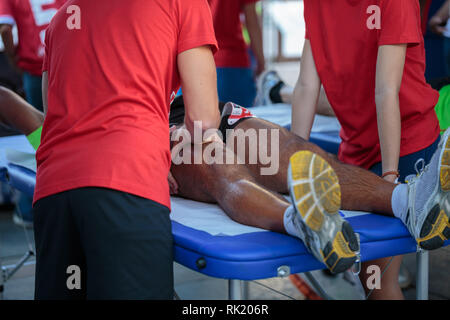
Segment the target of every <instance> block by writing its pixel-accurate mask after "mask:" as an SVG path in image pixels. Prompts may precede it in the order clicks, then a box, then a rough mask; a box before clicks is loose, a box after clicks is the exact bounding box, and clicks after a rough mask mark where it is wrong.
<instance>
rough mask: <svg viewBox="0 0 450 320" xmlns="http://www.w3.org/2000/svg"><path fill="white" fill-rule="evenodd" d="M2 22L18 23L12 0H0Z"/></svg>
mask: <svg viewBox="0 0 450 320" xmlns="http://www.w3.org/2000/svg"><path fill="white" fill-rule="evenodd" d="M0 24H10V25H15V24H16V22H15V20H14V12H13V10H12V6H11V1H9V0H0Z"/></svg>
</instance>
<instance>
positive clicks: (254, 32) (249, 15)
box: [244, 4, 265, 71]
mask: <svg viewBox="0 0 450 320" xmlns="http://www.w3.org/2000/svg"><path fill="white" fill-rule="evenodd" d="M244 14H245V23H246V26H247V30H248V34H249V36H250V47H251V49H252V51H253V54H254V55H255V57H256V60H257V62H258V65H259V66H260V68H263V67H264V65H265V57H264V49H263V36H262V28H261V24H260V21H259V17H258V14H257V12H256V7H255V4H249V5H246V6H245V7H244ZM261 71H262V70H261Z"/></svg>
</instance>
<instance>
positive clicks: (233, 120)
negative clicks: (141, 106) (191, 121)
mask: <svg viewBox="0 0 450 320" xmlns="http://www.w3.org/2000/svg"><path fill="white" fill-rule="evenodd" d="M219 112H220V114H221V115H222V120H221V122H220V126H219V131H220V132H221V134H222V137H223V141H224V142H225V143H226V142H227V130H232V129H234V128H235V127H236V126H237V125H238V124H239V123H241V122H242V121H245V120H247V119H250V118H255V116H254V115H253V114H252V113H251V112H250V110H249V109H246V108H244V107H241V106H239V105H237V104H234V103H232V102H228V103H223V102H219ZM184 116H185V106H184V101H183V96H178V97H177V98H176V99H175V100H174V101H173V102H172V104H171V106H170V117H169V123H170V126H179V125H181V124H183V123H184Z"/></svg>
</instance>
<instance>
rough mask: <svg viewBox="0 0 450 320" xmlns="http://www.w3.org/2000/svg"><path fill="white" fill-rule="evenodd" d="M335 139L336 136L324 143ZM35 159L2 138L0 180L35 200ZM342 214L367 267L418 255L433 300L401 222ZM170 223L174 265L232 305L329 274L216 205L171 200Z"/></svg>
mask: <svg viewBox="0 0 450 320" xmlns="http://www.w3.org/2000/svg"><path fill="white" fill-rule="evenodd" d="M258 113H259V112H258ZM261 113H262V112H261ZM325 135H326V134H325ZM335 138H336V136H331V137H329V139H328V140H327V141H326V142H325V143H326V144H328V143H330V141H333V139H334V140H335ZM320 143H321V141H320V140H319V145H320ZM334 147H336V146H334ZM33 155H34V151H33V149H32V148H31V146H30V145H29V144H28V141H27V140H26V138H25V137H24V136H13V137H3V138H0V180H2V181H6V182H8V183H9V184H10V185H11V187H12V188H14V189H17V190H19V191H21V192H24V193H26V194H29V195H32V194H33V190H34V185H35V172H34V170H35V169H34V168H35V163H34V164H33V163H32V162H33V161H30V160H33V158H34V156H33ZM33 166H34V167H33ZM341 214H342V215H343V216H344V217H345V219H347V220H348V221H349V222H350V224H351V225H352V227H353V228H354V230H355V232H356V233H358V234H359V237H360V242H361V253H360V256H361V260H362V261H370V260H373V259H377V258H382V257H390V256H394V255H399V254H407V253H412V252H418V253H417V267H418V272H417V275H418V278H417V298H418V299H427V298H428V254H427V252H425V251H421V250H417V246H416V242H415V241H414V239H413V238H412V237H411V236H410V235H409V232H408V231H407V229H406V228H405V227H404V225H403V224H402V223H401V222H400V220H398V219H395V218H389V217H384V216H379V215H373V214H368V213H361V212H342V213H341ZM171 219H172V227H173V236H174V242H175V244H174V252H175V261H176V262H178V263H180V264H181V265H183V266H185V267H187V268H189V269H192V270H195V271H198V272H200V273H202V274H205V275H208V276H211V277H216V278H222V279H227V280H228V281H229V297H230V299H241V298H242V297H243V296H242V286H243V285H244V284H245V281H250V280H257V279H265V278H272V277H286V276H289V275H290V274H295V273H303V272H306V273H307V272H309V271H313V270H318V269H324V268H325V266H324V265H323V264H321V263H319V262H318V261H317V260H316V259H315V258H313V256H311V255H310V254H309V253H308V252H307V250H306V248H305V246H304V245H303V243H302V242H301V241H300V240H299V239H296V238H294V237H290V236H287V235H283V234H279V233H274V232H269V231H266V230H261V229H257V228H252V227H248V226H243V225H240V224H238V223H236V222H234V221H232V220H231V219H229V218H228V217H227V216H226V214H225V213H224V212H223V211H222V210H221V209H220V208H219V207H218V206H217V205H212V204H205V203H199V202H195V201H190V200H186V199H181V198H172V213H171ZM448 244H450V241H447V243H446V245H448Z"/></svg>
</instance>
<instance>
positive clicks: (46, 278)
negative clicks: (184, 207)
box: [34, 0, 220, 299]
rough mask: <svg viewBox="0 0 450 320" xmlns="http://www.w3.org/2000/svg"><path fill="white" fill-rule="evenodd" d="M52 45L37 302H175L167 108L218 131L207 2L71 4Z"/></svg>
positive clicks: (37, 202)
mask: <svg viewBox="0 0 450 320" xmlns="http://www.w3.org/2000/svg"><path fill="white" fill-rule="evenodd" d="M45 45H46V55H45V58H44V67H43V70H44V73H43V97H44V112H45V113H46V117H45V121H44V125H43V129H42V142H41V145H40V147H39V149H38V150H37V153H36V159H37V174H36V187H35V194H34V215H35V229H34V230H35V239H36V252H37V255H36V292H35V296H36V298H37V299H78V298H80V299H85V298H87V299H172V298H173V240H172V233H171V222H170V218H169V212H170V196H169V183H168V175H169V168H170V164H171V156H170V144H169V106H170V102H171V100H172V99H173V97H174V96H175V92H176V91H177V90H178V89H179V87H180V85H183V89H184V96H185V101H186V107H187V108H186V112H187V113H186V119H185V121H186V128H187V129H188V130H189V132H190V133H191V134H192V133H193V132H194V121H200V127H198V124H197V125H196V129H195V131H199V129H200V130H201V131H202V132H203V131H206V130H208V131H209V129H217V128H218V126H219V122H220V115H219V112H218V109H217V103H218V98H217V88H216V70H215V65H214V58H213V52H214V51H216V49H217V43H216V39H215V36H214V29H213V23H212V17H211V12H210V9H209V6H208V3H207V2H206V0H191V1H183V0H155V1H148V0H133V1H123V0H96V1H92V0H69V1H68V2H67V3H66V4H65V5H64V6H63V7H62V8H61V10H60V11H59V12H58V13H57V14H56V15H55V17H54V18H53V20H52V22H51V24H50V26H49V27H48V29H47V34H46V38H45ZM194 138H195V137H194ZM200 141H202V140H200ZM68 273H69V274H68ZM70 275H73V277H72V278H71V279H72V280H73V279H74V277H75V276H76V275H78V276H79V277H81V280H80V281H79V282H78V283H77V281H76V279H75V280H73V281H72V282H71V281H69V280H70V279H68V278H69V276H70Z"/></svg>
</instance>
